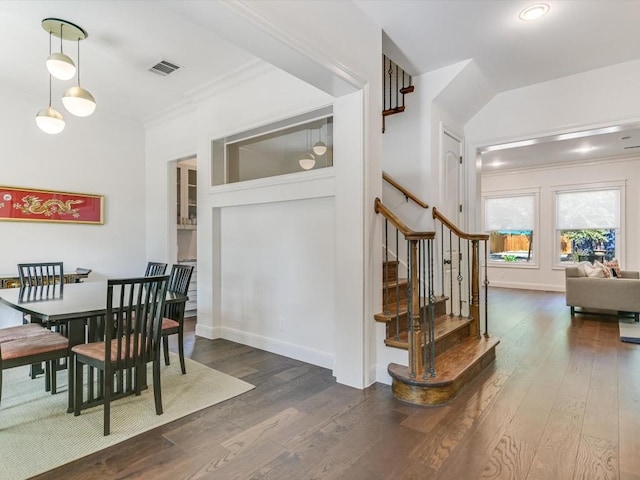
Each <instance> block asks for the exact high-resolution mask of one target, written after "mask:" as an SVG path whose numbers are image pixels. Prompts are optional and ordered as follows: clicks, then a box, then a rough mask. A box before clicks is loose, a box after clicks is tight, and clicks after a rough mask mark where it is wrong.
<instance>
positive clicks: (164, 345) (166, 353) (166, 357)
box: [162, 335, 169, 365]
mask: <svg viewBox="0 0 640 480" xmlns="http://www.w3.org/2000/svg"><path fill="white" fill-rule="evenodd" d="M162 350H163V351H164V364H165V365H169V337H168V336H167V335H164V336H163V337H162Z"/></svg>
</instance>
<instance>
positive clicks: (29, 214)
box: [0, 186, 104, 225]
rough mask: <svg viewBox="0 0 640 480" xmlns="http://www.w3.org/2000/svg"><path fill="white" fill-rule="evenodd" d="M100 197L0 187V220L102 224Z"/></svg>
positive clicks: (101, 202) (101, 199) (101, 197)
mask: <svg viewBox="0 0 640 480" xmlns="http://www.w3.org/2000/svg"><path fill="white" fill-rule="evenodd" d="M103 198H104V197H103V196H102V195H85V194H82V193H68V192H53V191H50V190H33V189H28V188H14V187H2V186H0V220H12V221H44V222H63V223H94V224H100V225H101V224H103V223H104V219H103Z"/></svg>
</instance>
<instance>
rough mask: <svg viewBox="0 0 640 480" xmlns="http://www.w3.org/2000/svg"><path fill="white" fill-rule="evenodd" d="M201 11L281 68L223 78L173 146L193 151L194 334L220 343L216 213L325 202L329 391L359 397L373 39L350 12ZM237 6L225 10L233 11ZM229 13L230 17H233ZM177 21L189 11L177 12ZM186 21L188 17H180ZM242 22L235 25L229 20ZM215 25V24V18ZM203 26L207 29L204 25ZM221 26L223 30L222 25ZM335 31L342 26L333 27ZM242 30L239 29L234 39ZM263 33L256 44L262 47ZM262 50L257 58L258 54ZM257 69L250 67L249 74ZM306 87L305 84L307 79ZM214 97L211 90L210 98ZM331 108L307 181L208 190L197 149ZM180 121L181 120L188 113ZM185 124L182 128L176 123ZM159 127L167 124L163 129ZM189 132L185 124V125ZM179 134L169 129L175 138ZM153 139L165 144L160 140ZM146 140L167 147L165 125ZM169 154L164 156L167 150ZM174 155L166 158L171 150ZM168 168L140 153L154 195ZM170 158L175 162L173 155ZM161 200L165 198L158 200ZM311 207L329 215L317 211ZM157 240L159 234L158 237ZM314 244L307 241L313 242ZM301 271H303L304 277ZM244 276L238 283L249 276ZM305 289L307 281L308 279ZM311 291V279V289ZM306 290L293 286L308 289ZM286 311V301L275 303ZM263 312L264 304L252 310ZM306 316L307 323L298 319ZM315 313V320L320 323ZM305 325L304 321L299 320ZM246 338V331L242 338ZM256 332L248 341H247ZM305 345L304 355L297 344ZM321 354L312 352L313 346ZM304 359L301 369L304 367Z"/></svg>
mask: <svg viewBox="0 0 640 480" xmlns="http://www.w3.org/2000/svg"><path fill="white" fill-rule="evenodd" d="M212 5H213V3H212V2H209V3H206V4H205V3H198V4H197V5H194V6H195V7H197V8H200V10H199V12H200V13H199V17H200V21H203V20H205V19H207V20H205V24H206V23H207V21H208V20H209V19H211V20H212V21H213V23H212V24H211V25H214V24H215V25H216V31H217V33H219V34H220V35H222V36H225V37H226V38H227V39H230V38H231V39H232V38H235V39H236V40H237V41H242V40H243V39H245V40H246V39H255V38H258V37H259V38H261V39H262V40H261V41H260V42H249V41H247V42H244V43H243V44H242V45H243V47H245V48H246V49H247V50H248V51H250V52H251V53H253V54H255V55H256V56H258V57H260V56H261V54H262V55H264V57H261V58H267V59H268V60H269V61H270V62H272V63H273V64H275V65H277V66H278V67H280V68H282V70H276V69H275V68H274V69H269V68H264V70H263V71H259V72H254V73H250V74H248V75H241V76H237V77H236V78H234V79H230V81H229V83H228V84H227V85H224V88H222V87H220V88H216V90H217V91H212V94H211V96H210V97H208V98H203V99H201V98H198V99H197V100H196V101H195V109H194V112H193V113H195V115H196V117H195V127H196V128H195V129H193V130H192V131H195V132H196V133H195V135H196V140H195V142H194V143H191V142H190V141H187V142H183V141H182V140H185V139H186V136H182V137H180V136H179V138H178V142H177V144H178V145H179V146H180V148H182V151H183V152H182V153H183V155H185V156H186V154H187V153H188V152H184V149H185V148H189V147H188V145H189V144H190V145H191V146H193V145H195V146H196V149H197V155H198V177H199V180H198V182H199V184H198V189H199V196H198V202H199V217H200V218H198V249H199V251H198V326H197V330H196V332H197V334H199V335H203V336H208V337H215V336H218V335H225V327H224V319H223V315H222V310H221V309H222V306H223V305H224V302H225V299H224V297H223V295H222V290H221V285H222V284H223V283H224V282H225V276H228V275H229V274H231V273H237V272H235V271H234V272H228V271H225V267H224V265H227V264H223V261H222V258H221V252H222V251H223V250H224V242H225V238H223V236H222V232H223V230H222V229H224V228H225V221H228V220H229V217H228V215H227V212H226V211H225V209H227V208H231V207H238V206H241V205H257V204H260V205H263V204H273V203H275V202H290V204H289V206H290V207H292V208H293V209H294V210H295V205H297V203H296V202H297V201H301V200H303V199H309V200H310V199H321V198H325V197H333V198H334V204H333V207H332V208H333V211H332V215H333V218H334V222H335V235H334V244H335V254H334V257H333V265H334V268H335V272H334V278H333V292H334V305H329V304H327V305H326V306H325V309H326V311H327V312H329V311H331V318H332V319H333V321H334V322H335V324H336V325H340V331H339V332H338V331H337V329H336V330H335V334H334V338H333V340H334V341H333V345H334V355H335V357H334V365H333V367H334V374H335V375H336V378H337V380H338V381H339V382H341V383H345V384H348V385H352V386H357V387H363V386H366V385H368V384H370V383H372V382H373V381H375V372H374V371H373V370H371V369H370V368H369V366H370V364H371V363H372V362H373V358H375V351H376V349H377V348H378V346H377V345H376V344H375V343H374V342H375V338H374V337H373V335H371V333H370V332H371V331H373V324H372V323H373V314H374V313H375V312H374V307H373V305H374V304H377V303H378V302H377V299H379V298H380V295H381V293H380V292H381V268H382V265H381V260H380V258H381V257H380V251H379V248H378V247H377V246H376V247H375V248H373V243H376V242H374V241H373V239H376V238H378V239H379V235H380V230H379V228H380V227H379V223H378V221H377V216H376V215H375V213H374V211H373V199H374V198H375V197H376V196H379V195H380V190H381V183H382V182H381V175H380V152H381V138H380V133H379V132H380V124H381V118H380V112H381V99H380V96H379V95H378V92H379V91H380V58H381V31H380V29H379V27H377V26H375V25H374V24H373V23H372V22H371V21H370V20H369V19H368V18H367V17H366V16H365V15H364V14H363V13H362V12H361V11H360V10H359V9H358V8H357V7H356V6H355V5H354V4H352V3H350V2H333V1H328V2H321V3H316V2H285V3H280V2H238V3H237V4H235V3H234V4H224V6H225V7H226V6H228V7H229V8H231V9H232V10H234V12H232V13H233V15H231V16H229V15H230V13H229V12H220V11H219V9H218V11H214V10H216V9H217V7H216V8H214V6H212ZM236 7H237V8H236ZM236 10H237V11H236ZM185 13H189V12H185ZM217 13H219V14H221V15H223V16H224V18H225V19H227V20H229V23H228V24H227V27H228V25H231V24H233V28H232V29H230V28H226V27H225V25H224V24H223V25H220V21H219V18H220V17H219V16H217V17H216V15H215V14H217ZM191 14H193V11H192V12H191ZM243 16H244V17H246V19H245V20H244V23H243V21H242V19H240V21H239V18H240V17H243ZM216 18H217V19H218V20H216ZM305 18H309V19H317V20H318V21H317V22H314V25H316V24H317V25H326V24H329V23H331V24H332V25H333V28H332V29H326V28H317V29H316V28H313V27H310V26H309V25H307V24H306V23H305V22H301V19H305ZM215 22H218V24H216V23H215ZM223 23H224V22H223ZM340 25H342V27H340ZM245 26H247V27H248V28H247V29H246V31H245V29H244V27H245ZM265 34H266V35H267V36H266V37H265ZM267 50H269V51H267ZM259 67H260V65H259ZM284 71H288V72H290V73H292V74H293V75H296V76H298V77H299V78H305V79H306V80H308V81H309V83H310V84H313V85H316V86H317V87H319V88H322V89H323V90H324V92H329V93H331V94H336V95H340V96H339V97H337V98H334V97H333V96H332V95H330V94H329V93H324V92H323V91H321V90H317V89H316V88H315V87H311V86H310V85H309V84H308V83H304V82H302V81H300V80H296V79H295V78H294V77H293V76H291V75H288V74H285V73H284ZM307 77H309V78H307ZM212 90H214V89H212ZM331 103H333V105H334V121H335V124H334V142H333V143H334V165H335V166H334V167H332V168H326V169H322V170H318V171H312V172H306V173H295V174H290V175H284V176H281V177H274V179H271V180H270V179H260V180H253V181H251V182H243V183H244V184H243V185H240V184H238V185H235V186H233V185H225V186H220V187H210V186H209V184H208V181H209V178H210V165H209V150H210V142H211V140H213V139H216V138H221V137H225V136H228V135H232V134H235V133H238V132H241V131H245V130H247V129H250V128H253V127H257V126H261V125H264V124H268V123H271V122H273V121H277V120H281V119H283V118H287V117H291V116H293V115H296V114H299V113H303V112H306V111H310V110H312V109H315V108H318V107H320V106H323V105H329V104H331ZM185 118H194V117H191V114H190V113H186V114H185ZM187 121H188V120H187ZM169 123H171V122H169ZM191 126H193V125H190V127H191ZM184 130H185V128H184V127H181V128H180V129H179V131H184ZM164 135H167V137H165V138H162V137H163V136H164ZM153 140H157V141H158V144H159V145H167V146H169V145H168V144H169V143H172V142H171V134H170V129H169V128H167V125H161V124H157V125H151V126H150V129H149V132H148V135H147V141H148V142H149V141H153ZM169 148H170V150H171V151H176V146H175V145H171V146H169ZM180 148H178V149H177V150H180ZM168 158H171V157H170V156H168V155H167V153H166V152H164V151H163V149H162V148H161V147H160V148H158V147H157V146H155V145H154V146H150V145H149V144H148V156H147V160H148V167H149V168H150V169H151V170H152V171H150V174H149V178H150V179H151V178H154V179H155V180H157V183H156V184H154V188H156V187H155V185H158V188H159V189H165V190H166V185H168V184H169V183H170V181H171V179H170V178H168V175H167V173H166V162H167V160H168ZM173 158H177V157H173ZM161 193H162V192H161V191H160V190H158V191H154V192H151V191H150V190H149V189H148V198H154V199H156V200H157V202H156V205H158V206H159V205H160V203H161V202H160V195H161ZM165 193H166V192H165ZM320 204H321V205H322V208H324V209H327V208H330V207H329V206H328V205H327V204H326V202H321V203H320ZM168 211H169V207H168V206H165V208H164V209H162V208H160V209H159V210H158V211H156V212H153V213H150V217H152V218H153V220H150V221H148V227H149V228H152V227H157V231H158V232H161V231H162V226H161V225H159V224H156V222H161V221H163V219H164V221H165V222H169V220H168V218H169V215H168V213H167V212H168ZM164 230H167V228H166V227H165V228H164ZM308 233H309V232H302V237H301V238H299V241H301V242H305V241H306V239H305V237H306V236H308ZM316 234H317V233H316ZM149 251H150V252H151V251H153V252H157V253H158V254H161V253H162V252H165V254H167V255H169V254H170V252H171V246H170V245H166V243H165V244H163V242H162V241H161V240H160V239H159V238H158V239H156V241H155V242H153V245H149ZM313 266H314V265H313V264H309V265H308V267H309V268H308V269H307V270H309V271H311V270H312V268H313ZM303 267H305V266H304V265H301V268H303ZM249 274H250V273H249V272H245V275H249ZM311 281H312V282H313V280H311ZM317 281H318V282H320V284H322V279H319V280H317ZM317 287H318V285H314V284H313V283H310V284H308V285H305V286H304V288H305V289H308V291H315V290H317ZM278 301H279V302H281V303H284V304H287V303H289V302H290V301H291V300H290V299H288V298H279V299H278ZM264 308H265V310H266V311H269V306H268V305H264ZM307 315H310V313H308V314H307ZM323 315H324V314H323ZM303 323H305V322H303ZM268 331H269V332H270V334H272V335H276V337H272V339H273V340H274V341H275V342H278V341H282V343H285V342H286V339H284V335H283V334H282V333H283V332H281V331H280V330H279V329H278V328H276V329H273V328H271V329H269V330H268ZM247 333H255V332H247ZM259 334H260V332H258V335H259ZM297 347H302V348H301V349H302V350H304V348H305V347H309V348H308V349H307V351H312V350H313V349H314V348H315V346H314V345H308V346H305V345H297ZM322 348H324V347H322ZM312 360H313V359H309V361H312Z"/></svg>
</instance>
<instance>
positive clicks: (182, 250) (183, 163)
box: [176, 157, 198, 317]
mask: <svg viewBox="0 0 640 480" xmlns="http://www.w3.org/2000/svg"><path fill="white" fill-rule="evenodd" d="M197 233H198V171H197V159H196V157H190V158H187V159H184V160H179V161H177V162H176V245H177V261H178V263H179V264H184V265H192V266H193V275H192V276H191V283H190V284H189V292H188V295H189V300H188V301H187V304H186V306H185V317H192V316H195V315H196V313H197V304H198V303H197V287H196V285H197V278H198V275H197V262H198V234H197Z"/></svg>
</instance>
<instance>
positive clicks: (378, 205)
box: [375, 198, 436, 240]
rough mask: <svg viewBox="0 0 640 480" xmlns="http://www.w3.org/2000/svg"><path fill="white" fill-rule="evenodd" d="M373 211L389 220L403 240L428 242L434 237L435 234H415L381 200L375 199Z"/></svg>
mask: <svg viewBox="0 0 640 480" xmlns="http://www.w3.org/2000/svg"><path fill="white" fill-rule="evenodd" d="M375 210H376V213H379V214H380V215H382V216H383V217H384V218H386V219H387V220H389V221H390V222H391V223H392V224H393V226H394V227H396V228H397V229H398V231H399V232H400V233H402V234H403V235H404V238H406V239H407V240H429V239H433V238H435V236H436V233H435V232H416V231H414V230H411V229H410V228H409V227H407V226H406V225H405V224H404V223H403V222H402V220H400V219H399V218H398V217H397V216H396V215H395V214H394V213H393V212H392V211H391V210H389V209H388V208H387V207H385V205H384V203H382V200H380V199H379V198H376V201H375Z"/></svg>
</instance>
